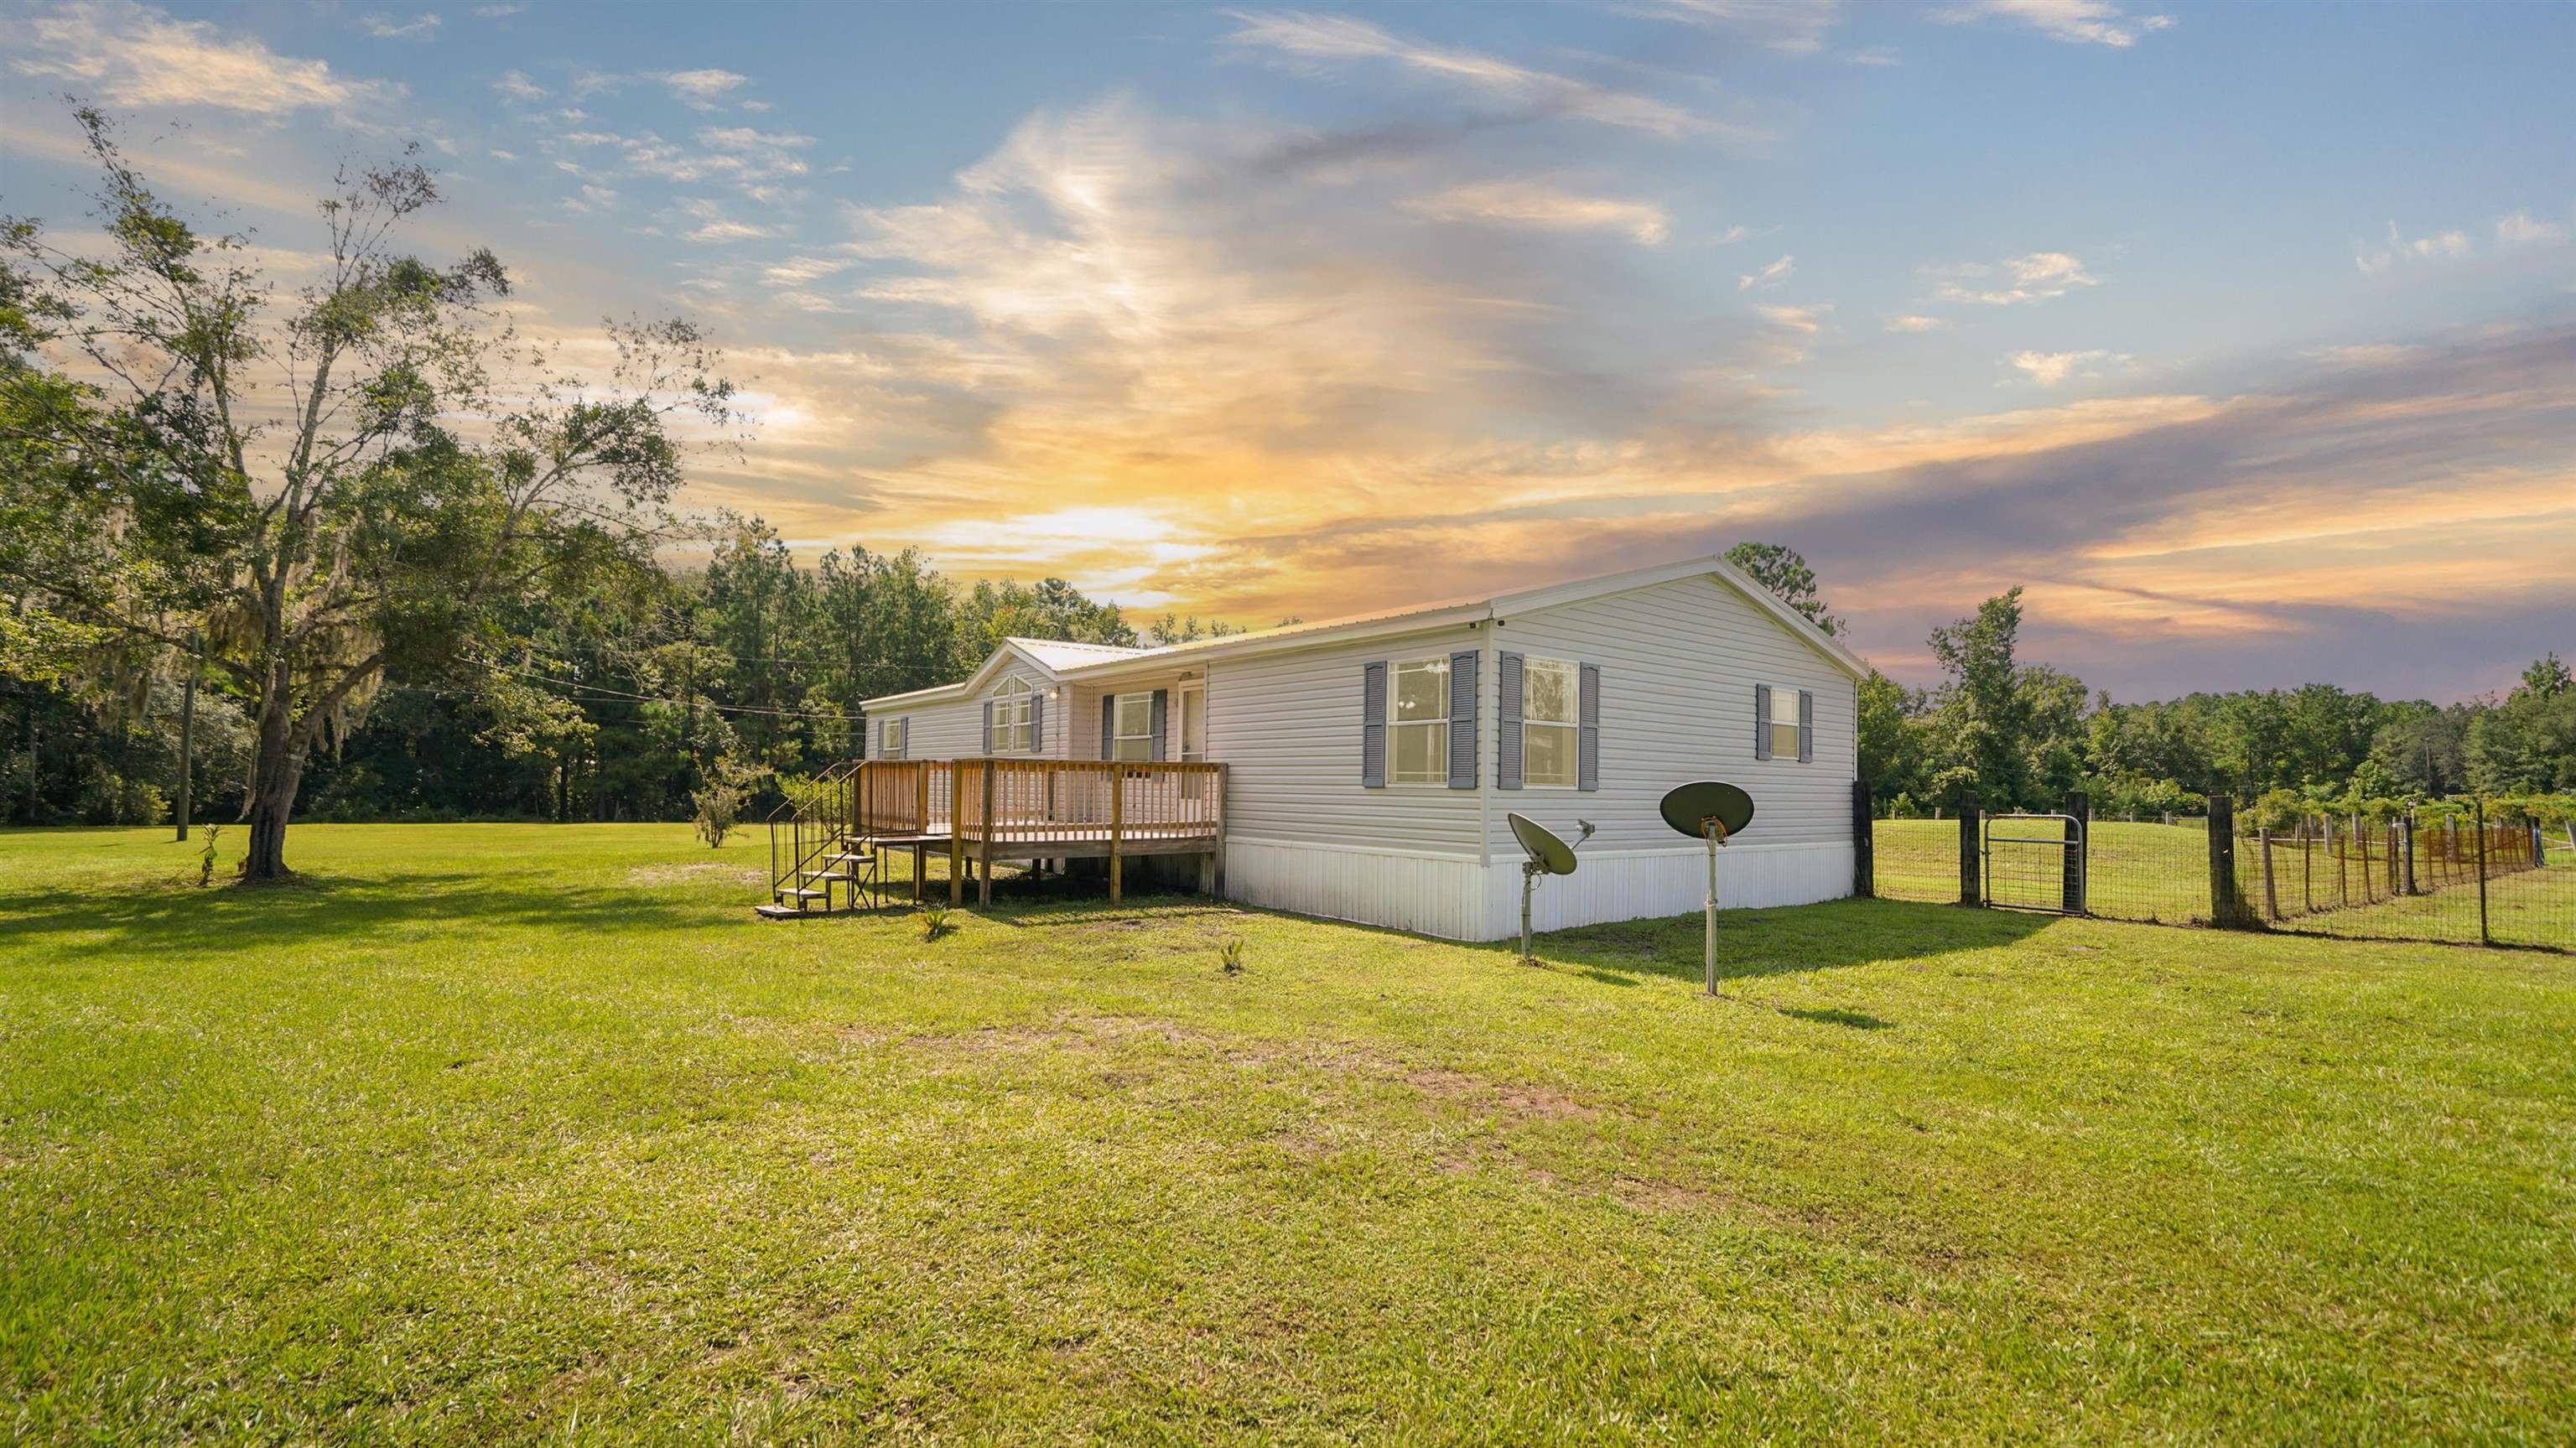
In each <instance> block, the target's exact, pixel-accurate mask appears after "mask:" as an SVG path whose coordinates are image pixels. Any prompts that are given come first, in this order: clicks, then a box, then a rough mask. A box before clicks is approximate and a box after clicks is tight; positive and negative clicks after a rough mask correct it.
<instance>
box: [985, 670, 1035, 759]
mask: <svg viewBox="0 0 2576 1448" xmlns="http://www.w3.org/2000/svg"><path fill="white" fill-rule="evenodd" d="M1036 697H1037V693H1036V691H1035V690H1033V689H1031V688H1030V687H1029V683H1028V680H1026V679H1013V680H1011V681H1010V682H1008V683H1006V684H1004V685H1002V687H1001V689H1000V690H999V691H997V692H996V693H995V694H994V695H993V713H992V722H991V723H990V724H988V725H986V726H985V734H984V752H985V753H986V754H1033V753H1035V752H1036V751H1037V747H1038V730H1037V720H1036V717H1035V714H1036V711H1035V709H1034V708H1033V707H1032V705H1031V702H1030V701H1031V700H1033V699H1035V698H1036Z"/></svg>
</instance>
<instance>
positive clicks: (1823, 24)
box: [1627, 0, 1842, 53]
mask: <svg viewBox="0 0 2576 1448" xmlns="http://www.w3.org/2000/svg"><path fill="white" fill-rule="evenodd" d="M1627 13H1629V14H1631V15H1637V16H1643V17H1645V18H1648V19H1653V20H1670V21H1676V22H1679V23H1681V24H1685V25H1696V26H1704V27H1707V28H1710V29H1724V30H1727V31H1730V32H1733V33H1735V34H1740V35H1745V36H1749V37H1750V38H1751V39H1752V40H1753V41H1754V42H1755V43H1757V44H1761V45H1767V46H1769V47H1771V48H1772V49H1774V50H1786V51H1793V52H1801V53H1803V52H1807V51H1813V50H1816V49H1819V48H1820V47H1822V46H1823V44H1824V38H1825V36H1826V35H1827V34H1829V33H1830V32H1831V31H1832V30H1833V28H1834V27H1835V26H1836V25H1839V24H1841V23H1842V5H1841V3H1840V0H1641V3H1637V4H1633V5H1630V6H1629V7H1627Z"/></svg>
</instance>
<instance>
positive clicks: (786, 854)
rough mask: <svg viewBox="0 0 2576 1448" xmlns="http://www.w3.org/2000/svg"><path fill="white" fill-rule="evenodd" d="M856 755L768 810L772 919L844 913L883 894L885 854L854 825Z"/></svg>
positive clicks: (768, 908) (766, 908)
mask: <svg viewBox="0 0 2576 1448" xmlns="http://www.w3.org/2000/svg"><path fill="white" fill-rule="evenodd" d="M859 768H860V766H859V763H858V761H856V760H850V761H846V762H844V763H841V764H836V765H834V766H832V767H831V768H830V769H828V770H825V771H824V772H823V773H822V774H821V775H819V776H817V777H816V778H815V779H814V780H813V782H812V783H811V784H809V785H807V786H806V787H805V788H804V789H802V790H800V791H798V792H797V793H796V794H795V795H793V796H791V797H790V798H788V799H786V800H784V801H782V802H781V803H780V804H779V806H778V808H776V809H774V810H772V811H770V815H769V903H768V904H766V905H763V906H761V907H760V908H759V913H760V914H762V915H766V916H768V917H770V918H771V919H792V918H794V917H796V916H800V915H816V914H822V915H831V914H840V913H845V912H848V911H852V910H856V909H859V908H860V902H861V900H862V898H863V897H865V898H868V899H871V900H879V899H882V897H883V894H884V885H885V876H884V856H883V854H882V852H881V851H879V850H878V849H877V848H876V844H875V841H874V840H873V839H871V838H870V837H869V836H868V835H866V834H864V833H861V832H857V831H855V830H854V825H855V823H856V822H855V821H854V820H853V818H852V812H851V785H852V782H853V781H854V780H855V779H856V778H857V777H858V774H859Z"/></svg>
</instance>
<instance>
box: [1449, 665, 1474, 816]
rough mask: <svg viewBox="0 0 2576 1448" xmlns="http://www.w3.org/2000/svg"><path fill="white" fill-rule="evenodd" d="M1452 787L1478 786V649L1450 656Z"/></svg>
mask: <svg viewBox="0 0 2576 1448" xmlns="http://www.w3.org/2000/svg"><path fill="white" fill-rule="evenodd" d="M1449 787H1450V788H1451V789H1474V788H1475V787H1476V651H1475V650H1474V649H1462V650H1460V651H1459V652H1457V653H1454V654H1451V655H1450V656H1449Z"/></svg>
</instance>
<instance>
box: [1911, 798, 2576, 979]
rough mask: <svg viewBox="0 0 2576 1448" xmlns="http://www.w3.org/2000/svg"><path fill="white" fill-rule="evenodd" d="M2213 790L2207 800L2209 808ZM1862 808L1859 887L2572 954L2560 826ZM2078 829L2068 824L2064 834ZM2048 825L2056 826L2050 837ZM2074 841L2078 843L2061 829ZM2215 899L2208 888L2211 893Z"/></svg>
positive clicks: (2575, 947)
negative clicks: (1867, 831)
mask: <svg viewBox="0 0 2576 1448" xmlns="http://www.w3.org/2000/svg"><path fill="white" fill-rule="evenodd" d="M2225 803H2226V801H2223V800H2222V801H2216V802H2214V803H2213V806H2212V808H2213V809H2216V808H2217V806H2218V805H2222V804H2225ZM2069 813H2070V814H2072V815H2074V816H2077V817H2078V820H2077V821H2076V822H2075V823H2074V824H2070V821H2069V820H2068V818H2067V817H2066V816H2063V815H1997V816H1993V817H1991V818H1979V819H1976V820H1974V821H1972V822H1971V823H1970V825H1969V826H1968V828H1967V829H1966V830H1965V831H1964V832H1963V830H1962V827H1961V824H1960V822H1959V821H1958V820H1956V819H1947V820H1943V819H1932V820H1897V819H1882V820H1875V821H1873V822H1872V826H1871V841H1872V846H1873V848H1872V854H1873V856H1874V858H1875V865H1874V873H1875V893H1876V894H1878V895H1880V896H1882V897H1884V898H1887V899H1893V900H1917V901H1928V902H1936V903H1945V904H1946V903H1956V902H1959V901H1960V900H1961V899H1962V898H1963V894H1964V895H1965V898H1967V899H1968V900H1969V901H1970V902H1971V903H1978V904H1985V905H1991V906H1997V907H2002V908H2014V909H2027V910H2053V911H2061V912H2064V913H2070V914H2074V913H2080V914H2087V915H2094V916H2099V917H2102V918H2104V919H2112V920H2133V921H2139V922H2143V923H2149V924H2162V925H2212V924H2221V923H2232V924H2237V925H2243V926H2248V927H2253V928H2258V929H2273V930H2281V931H2286V932H2293V933H2299V934H2313V935H2335V936H2344V937H2348V938H2355V939H2379V940H2420V941H2440V942H2448V943H2455V944H2463V945H2481V944H2490V945H2510V946H2531V947H2538V948H2543V949H2551V950H2561V951H2570V952H2576V823H2563V822H2562V823H2561V824H2560V825H2559V826H2557V827H2556V828H2554V829H2553V828H2552V827H2545V826H2544V825H2542V824H2541V823H2540V822H2539V821H2538V820H2537V819H2535V818H2518V819H2517V818H2504V819H2498V818H2492V817H2488V816H2487V814H2486V812H2485V809H2484V807H2483V806H2480V807H2479V808H2478V809H2476V810H2474V811H2471V810H2468V809H2462V810H2461V811H2460V813H2458V814H2456V815H2453V816H2448V817H2441V818H2436V817H2432V816H2430V815H2427V816H2424V817H2420V818H2419V817H2414V816H2406V815H2399V816H2396V817H2393V818H2380V819H2371V818H2365V817H2360V816H2354V815H2344V816H2331V815H2325V814H2312V815H2307V816H2304V817H2300V818H2297V819H2293V820H2290V821H2287V827H2286V828H2282V827H2276V826H2280V825H2281V824H2283V821H2282V820H2280V819H2279V818H2278V817H2277V816H2276V817H2274V818H2273V819H2272V820H2271V821H2270V823H2268V824H2266V825H2264V826H2262V827H2252V826H2249V825H2248V824H2247V822H2246V821H2244V820H2242V819H2231V818H2227V817H2222V818H2221V819H2220V820H2219V822H2218V823H2217V824H2216V825H2215V826H2213V825H2212V822H2211V820H2210V819H2209V818H2207V817H2205V816H2165V817H2162V818H2159V819H2151V820H2104V819H2093V818H2090V817H2088V816H2086V815H2085V812H2084V810H2083V808H2082V801H2081V799H2080V797H2079V798H2077V799H2076V800H2072V801H2070V810H2069ZM2078 826H2080V836H2079V834H2078ZM2061 832H2064V833H2061ZM2077 837H2080V840H2081V843H2080V845H2079V844H2077V843H2075V842H2074V838H2077ZM2222 896H2223V898H2221V897H2222Z"/></svg>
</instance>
